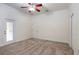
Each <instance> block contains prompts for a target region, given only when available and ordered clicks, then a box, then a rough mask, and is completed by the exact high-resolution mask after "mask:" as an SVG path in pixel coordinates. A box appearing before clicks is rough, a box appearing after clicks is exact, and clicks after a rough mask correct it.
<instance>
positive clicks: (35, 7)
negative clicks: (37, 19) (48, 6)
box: [21, 3, 43, 12]
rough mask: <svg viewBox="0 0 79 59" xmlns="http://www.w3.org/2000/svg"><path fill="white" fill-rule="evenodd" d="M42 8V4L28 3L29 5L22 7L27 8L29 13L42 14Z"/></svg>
mask: <svg viewBox="0 0 79 59" xmlns="http://www.w3.org/2000/svg"><path fill="white" fill-rule="evenodd" d="M42 6H43V5H42V4H41V3H28V5H26V6H22V7H21V8H27V9H28V11H29V12H32V11H37V12H40V11H41V7H42Z"/></svg>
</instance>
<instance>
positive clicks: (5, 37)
mask: <svg viewBox="0 0 79 59" xmlns="http://www.w3.org/2000/svg"><path fill="white" fill-rule="evenodd" d="M13 24H14V21H12V20H7V19H0V44H5V43H7V42H9V41H13V32H14V30H13V28H14V26H13Z"/></svg>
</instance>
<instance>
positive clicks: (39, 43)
mask: <svg viewBox="0 0 79 59" xmlns="http://www.w3.org/2000/svg"><path fill="white" fill-rule="evenodd" d="M72 54H73V50H72V48H70V47H69V45H68V44H67V43H61V42H54V41H48V40H41V39H34V38H32V39H27V40H23V41H20V42H15V43H12V44H9V45H6V46H3V47H0V55H72Z"/></svg>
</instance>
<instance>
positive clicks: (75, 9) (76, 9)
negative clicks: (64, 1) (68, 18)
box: [70, 3, 79, 54]
mask: <svg viewBox="0 0 79 59" xmlns="http://www.w3.org/2000/svg"><path fill="white" fill-rule="evenodd" d="M70 11H71V13H73V14H74V15H73V18H72V47H73V49H74V52H75V53H74V54H79V3H78V4H72V5H71V6H70Z"/></svg>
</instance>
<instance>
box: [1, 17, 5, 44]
mask: <svg viewBox="0 0 79 59" xmlns="http://www.w3.org/2000/svg"><path fill="white" fill-rule="evenodd" d="M5 40H6V21H5V19H2V18H0V44H3V43H4V42H5Z"/></svg>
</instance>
